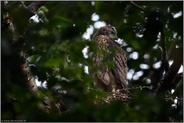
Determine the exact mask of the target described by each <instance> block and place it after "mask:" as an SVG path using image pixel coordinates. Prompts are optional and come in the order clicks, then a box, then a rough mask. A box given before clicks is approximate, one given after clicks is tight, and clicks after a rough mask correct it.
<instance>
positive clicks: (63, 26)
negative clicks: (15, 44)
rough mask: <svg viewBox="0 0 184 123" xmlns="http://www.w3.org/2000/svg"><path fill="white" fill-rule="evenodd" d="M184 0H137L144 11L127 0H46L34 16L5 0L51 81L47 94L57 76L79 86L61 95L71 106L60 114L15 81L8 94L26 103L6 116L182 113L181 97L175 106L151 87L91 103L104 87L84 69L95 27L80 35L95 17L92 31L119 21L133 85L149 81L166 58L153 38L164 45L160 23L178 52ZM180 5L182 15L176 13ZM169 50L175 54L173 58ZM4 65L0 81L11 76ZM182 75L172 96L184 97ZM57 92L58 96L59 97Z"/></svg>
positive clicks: (146, 117) (165, 117)
mask: <svg viewBox="0 0 184 123" xmlns="http://www.w3.org/2000/svg"><path fill="white" fill-rule="evenodd" d="M182 3H183V2H177V1H174V2H172V1H169V2H146V1H144V2H136V4H138V5H139V6H140V7H143V8H144V9H145V11H144V12H143V11H141V10H140V9H139V8H138V7H136V6H134V5H133V4H131V2H129V1H119V2H102V1H101V2H97V1H94V2H82V1H81V2H64V1H62V2H59V1H58V2H51V1H48V2H46V3H45V4H44V5H43V6H42V7H41V8H39V10H38V11H37V13H36V14H35V16H36V19H37V20H38V22H36V21H35V20H34V19H30V13H29V12H28V11H27V10H26V9H24V8H23V7H22V6H21V4H20V3H19V2H8V3H7V4H6V8H7V10H8V12H9V14H10V16H11V19H12V21H13V23H14V24H15V26H16V29H17V30H16V31H17V32H16V33H17V35H21V36H23V38H24V46H23V47H22V49H23V50H24V52H25V53H26V57H27V59H28V61H29V64H30V66H31V71H32V73H33V74H34V76H37V78H38V80H39V81H41V82H44V81H46V82H47V84H46V86H47V89H44V88H43V87H40V88H42V89H41V90H42V91H43V93H46V92H49V94H50V96H53V95H52V94H51V93H50V92H52V88H53V86H55V85H56V84H59V85H61V87H62V90H66V91H68V92H74V93H75V96H74V97H62V99H63V100H64V102H66V103H67V104H68V105H69V106H70V107H72V108H71V109H69V111H67V112H64V113H61V114H60V115H58V114H57V113H53V114H45V113H43V112H35V110H34V109H35V105H36V103H37V101H35V100H34V99H31V98H30V97H29V94H24V91H23V90H21V89H17V90H16V87H14V85H13V87H11V88H12V89H14V88H15V89H14V90H13V91H12V90H11V91H9V92H8V95H11V96H12V95H13V96H15V97H20V99H19V101H20V102H21V103H16V105H15V106H14V108H13V109H14V112H13V114H9V112H8V111H6V112H2V116H1V118H2V119H3V120H5V119H11V118H12V117H13V115H15V117H16V118H15V119H23V120H24V119H25V120H26V121H102V122H103V121H112V122H113V121H119V122H121V121H124V122H125V121H127V122H131V121H137V122H139V121H144V122H148V121H155V122H156V121H183V118H182V117H183V102H182V101H180V100H178V102H177V103H176V104H175V105H176V106H175V107H174V106H172V105H173V104H174V100H171V101H166V99H163V98H164V96H161V97H160V98H159V97H158V98H157V97H154V96H153V94H152V93H151V91H150V90H140V89H137V90H133V91H132V92H131V93H132V95H134V97H133V99H132V100H131V101H130V102H129V103H128V104H124V103H122V102H120V101H114V102H112V103H111V104H101V105H99V106H96V105H94V100H95V99H96V98H97V96H99V98H101V99H102V98H103V97H105V96H106V94H105V93H103V92H101V91H99V90H98V89H97V88H96V87H94V86H93V81H94V80H93V79H92V78H91V77H90V76H89V75H88V74H86V73H85V72H84V68H85V66H88V65H89V64H90V60H89V59H87V58H84V56H83V53H82V50H83V48H85V47H86V46H90V47H91V48H93V43H92V42H91V41H89V40H90V39H91V38H92V35H90V39H84V38H83V37H82V36H83V34H84V33H85V32H86V30H87V28H88V27H90V25H92V27H93V29H94V31H95V30H96V28H95V26H94V24H95V23H96V22H97V21H104V22H105V23H106V24H111V25H113V26H114V27H116V29H117V32H118V37H119V38H121V39H123V40H124V42H126V45H124V46H123V48H124V49H125V51H126V52H127V57H128V66H129V69H131V70H133V73H132V74H133V75H132V76H133V77H132V78H129V79H130V80H129V81H130V88H131V87H134V86H137V85H138V86H139V85H150V84H149V83H147V82H146V81H145V79H146V77H147V76H148V74H149V73H150V72H151V70H150V69H149V68H151V67H152V66H153V64H154V63H156V62H159V61H161V52H160V50H159V49H158V47H156V48H153V47H154V46H155V45H161V39H160V37H158V34H159V32H160V30H161V29H163V31H164V34H165V41H166V48H167V49H168V50H169V52H170V51H171V50H172V51H173V52H174V49H172V47H171V46H172V44H174V47H181V46H182V44H183V42H182V39H183V30H182V27H183V4H182ZM1 4H2V3H1ZM29 4H30V2H25V5H29ZM157 10H159V11H157ZM94 13H96V14H97V15H99V20H97V21H93V20H91V18H92V15H93V14H94ZM177 13H181V15H180V16H179V17H176V18H174V16H175V15H176V14H177ZM3 14H5V13H2V15H3ZM3 31H4V30H2V38H1V39H6V38H7V34H6V33H7V32H5V31H4V32H3ZM93 33H94V32H93ZM3 42H5V41H4V40H3V41H2V43H3ZM3 46H4V45H2V46H1V48H2V53H5V51H6V50H7V48H6V47H3ZM5 49H6V50H5ZM128 49H131V50H128ZM134 52H137V53H138V58H134V57H132V56H131V55H132V53H134ZM145 56H147V57H145ZM172 58H173V57H172V55H171V56H170V57H169V60H172ZM181 58H182V56H181ZM141 64H146V65H147V66H148V68H142V67H140V65H141ZM4 65H5V64H4ZM6 66H9V64H8V63H7V64H6V65H5V67H3V68H2V72H5V73H4V74H3V75H5V76H3V77H4V79H3V81H2V82H8V78H9V77H10V76H11V75H9V74H6V69H7V68H6ZM138 71H142V73H143V74H142V75H141V76H138V77H137V79H134V77H135V76H136V72H138ZM182 83H183V81H181V82H180V86H178V88H176V91H175V93H174V94H173V95H172V94H170V96H172V97H173V98H176V97H177V98H182V97H183V95H182V92H183V88H182V87H183V86H181V85H182ZM9 86H12V85H11V84H10V85H9ZM9 86H8V87H9ZM16 86H17V85H16ZM8 87H6V88H8ZM55 96H56V97H54V98H58V96H57V95H55ZM40 100H41V99H40ZM67 104H66V105H67Z"/></svg>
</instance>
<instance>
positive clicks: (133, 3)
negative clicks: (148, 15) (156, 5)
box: [130, 1, 146, 12]
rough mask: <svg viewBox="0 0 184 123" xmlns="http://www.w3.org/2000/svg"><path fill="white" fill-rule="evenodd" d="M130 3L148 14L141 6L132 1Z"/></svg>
mask: <svg viewBox="0 0 184 123" xmlns="http://www.w3.org/2000/svg"><path fill="white" fill-rule="evenodd" d="M130 3H131V4H132V5H133V6H135V7H136V8H138V9H140V10H141V11H143V12H146V10H145V9H143V8H142V7H141V6H139V5H138V4H136V3H135V2H133V1H131V2H130Z"/></svg>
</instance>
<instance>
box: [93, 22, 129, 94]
mask: <svg viewBox="0 0 184 123" xmlns="http://www.w3.org/2000/svg"><path fill="white" fill-rule="evenodd" d="M117 38H118V37H117V32H116V29H115V28H114V27H113V26H111V25H107V26H104V27H101V28H100V29H98V30H97V32H96V33H95V34H94V36H93V41H94V42H95V44H96V48H97V52H94V53H93V55H92V60H93V65H92V66H91V67H92V69H94V70H93V71H92V73H91V75H92V76H93V77H95V78H96V83H97V85H98V86H99V87H100V88H101V89H103V90H104V91H107V92H114V91H116V90H118V89H125V90H126V89H127V88H128V80H127V70H128V66H127V58H126V53H125V51H124V50H123V49H122V47H121V46H120V44H118V43H117V42H115V40H116V39H117Z"/></svg>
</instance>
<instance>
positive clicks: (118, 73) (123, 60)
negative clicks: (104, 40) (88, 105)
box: [111, 41, 128, 88]
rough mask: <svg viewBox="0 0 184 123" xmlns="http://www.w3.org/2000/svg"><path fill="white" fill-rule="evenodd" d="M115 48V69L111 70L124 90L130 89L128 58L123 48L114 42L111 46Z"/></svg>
mask: <svg viewBox="0 0 184 123" xmlns="http://www.w3.org/2000/svg"><path fill="white" fill-rule="evenodd" d="M111 45H112V46H111V47H113V51H112V52H114V53H113V54H114V57H113V61H114V68H113V69H111V71H112V74H113V75H114V76H115V81H117V82H118V83H119V84H121V86H123V88H126V87H128V80H127V71H128V66H127V57H126V53H125V51H124V50H123V49H122V47H121V46H120V45H119V44H118V43H116V42H114V41H113V42H112V44H111Z"/></svg>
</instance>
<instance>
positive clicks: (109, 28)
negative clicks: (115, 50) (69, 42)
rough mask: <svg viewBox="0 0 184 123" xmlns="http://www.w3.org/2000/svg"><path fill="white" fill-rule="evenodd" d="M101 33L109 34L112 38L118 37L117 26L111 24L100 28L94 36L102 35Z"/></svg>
mask: <svg viewBox="0 0 184 123" xmlns="http://www.w3.org/2000/svg"><path fill="white" fill-rule="evenodd" d="M100 35H104V36H108V37H109V38H110V39H115V40H116V39H118V37H117V31H116V28H115V27H113V26H111V25H107V26H103V27H101V28H100V29H98V31H97V32H96V33H95V35H94V37H96V36H100Z"/></svg>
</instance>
